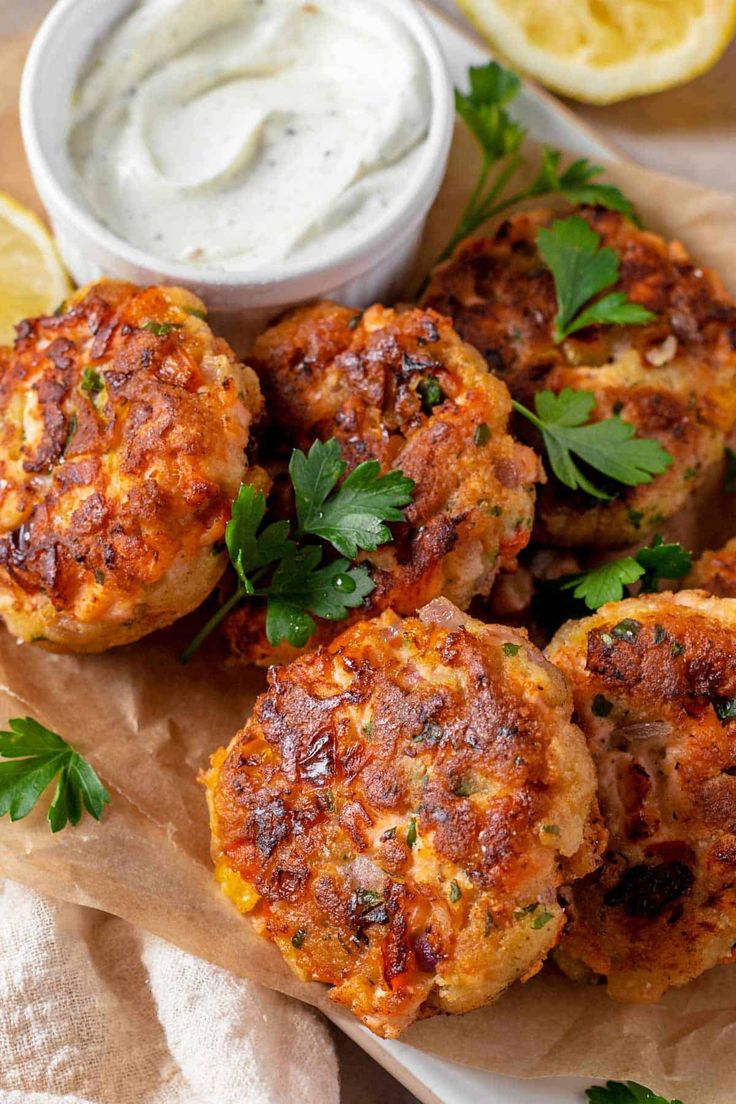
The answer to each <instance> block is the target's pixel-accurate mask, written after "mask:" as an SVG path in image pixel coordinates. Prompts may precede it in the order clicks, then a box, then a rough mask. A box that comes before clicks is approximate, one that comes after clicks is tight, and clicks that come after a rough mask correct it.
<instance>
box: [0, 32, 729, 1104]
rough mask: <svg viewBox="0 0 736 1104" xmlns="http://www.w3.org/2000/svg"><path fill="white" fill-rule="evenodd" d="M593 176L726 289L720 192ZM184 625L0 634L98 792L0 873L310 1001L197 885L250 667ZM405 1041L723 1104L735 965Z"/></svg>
mask: <svg viewBox="0 0 736 1104" xmlns="http://www.w3.org/2000/svg"><path fill="white" fill-rule="evenodd" d="M25 46H26V43H25V42H19V41H8V40H6V41H3V40H2V39H0V188H4V189H6V190H8V191H11V192H13V193H14V194H16V195H17V196H18V197H20V198H23V199H25V200H26V201H30V202H31V203H32V204H33V205H35V206H37V204H38V201H37V199H36V198H35V197H34V195H33V190H32V185H31V184H30V181H29V179H28V175H27V171H26V168H25V163H24V161H23V158H22V152H21V146H20V142H19V138H18V130H17V118H16V114H15V98H16V94H17V81H18V77H19V74H20V65H21V60H22V56H23V53H24V50H25ZM476 164H477V158H476V153H475V150H474V148H473V145H472V143H471V142H470V141H469V140H468V139H467V136H466V135H465V134H464V133H463V132H458V136H457V141H456V143H455V147H454V150H453V156H452V160H451V165H450V169H449V172H448V176H447V181H446V184H445V187H444V189H443V192H442V195H441V197H440V199H439V200H438V203H437V205H436V207H435V209H434V211H433V214H432V219H431V223H430V227H429V230H428V234H427V240H426V242H425V249H424V255H423V258H422V259H421V260H420V265H419V267H418V272H420V271H421V270H422V268H423V265H424V264H425V263H426V261H427V260H428V259H429V258H431V257H432V256H434V254H435V253H436V252H437V249H438V247H439V245H440V244H441V243H442V241H443V240H444V238H445V237H446V234H447V228H448V227H449V225H450V224H451V223H452V221H453V218H454V216H455V215H456V213H457V211H458V209H459V207H460V205H461V203H462V201H463V199H464V197H465V196H466V195H467V191H468V186H469V184H470V183H471V182H472V180H473V178H474V172H475V167H476ZM609 176H610V179H611V180H613V181H615V182H616V183H618V184H620V185H621V187H623V188H624V189H625V190H626V191H627V193H628V194H629V195H630V196H631V197H632V198H633V199H634V200H635V201H636V203H637V204H638V207H639V210H640V212H641V214H642V216H643V218H644V220H645V222H646V223H647V224H649V225H651V226H652V227H653V228H655V229H657V230H659V231H661V232H662V233H664V234H666V235H668V236H677V237H680V238H682V240H683V241H684V242H685V243H686V244H687V245H688V247H689V248H690V249H691V251H692V252H693V253H694V254H695V255H696V256H697V257H698V258H699V259H700V260H701V261H702V262H703V263H704V264H708V265H713V266H714V267H716V268H718V269H719V270H720V271H721V272H722V274H723V275H724V277H725V278H726V280H727V282H728V284H729V286H730V287H731V290H732V291H735V292H736V198H734V197H729V196H725V195H720V194H718V193H716V192H709V191H704V190H702V189H700V188H698V187H696V186H694V185H689V184H685V183H682V182H680V181H677V180H672V179H668V178H666V177H662V176H656V175H653V174H651V173H648V172H645V171H643V170H640V169H637V168H636V167H634V166H631V165H630V164H626V165H622V166H612V167H611V170H610V173H609ZM704 502H705V505H703V506H701V507H700V508H699V511H698V510H696V511H695V513H694V515H693V516H692V517H690V518H689V519H687V524H686V529H687V531H688V535H689V536H690V538H691V540H692V542H693V543H694V544H696V545H697V546H698V547H702V546H703V545H705V544H706V543H710V542H712V541H714V540H715V539H716V538H718V537H719V536H720V537H722V538H723V539H725V538H726V537H727V536H730V535H733V533H736V519H734V520H733V524H732V523H731V518H732V515H733V509H734V506H733V503H731V502H729V501H728V500H723V501H721V502H718V501H717V499H716V498H715V497H714V496H713V495H711V496H704ZM200 623H201V615H199V616H197V615H193V616H192V617H190V618H188V619H186V621H185V622H183V623H181V624H180V625H178V626H175V627H174V628H173V629H171V630H169V631H167V632H165V633H161V634H158V635H156V636H154V637H151V638H149V639H148V640H145V641H142V642H141V643H139V644H138V645H134V646H131V647H128V648H123V649H118V650H116V651H113V652H111V653H108V654H106V655H102V656H88V657H74V656H52V655H48V654H46V653H44V652H41V651H39V650H37V649H34V648H31V647H21V646H18V645H17V644H16V643H15V642H14V641H13V640H12V639H11V638H10V636H9V635H8V634H7V633H6V632H5V631H4V630H0V725H4V724H5V722H6V721H7V719H8V718H9V717H14V716H18V715H24V714H26V713H29V714H32V715H33V716H35V717H37V718H38V719H39V720H40V721H42V722H43V723H44V724H46V725H48V726H49V727H50V728H52V729H55V730H57V731H59V732H60V733H62V734H63V735H64V736H65V737H66V738H67V739H68V740H70V741H71V742H72V743H73V744H74V745H75V746H76V747H77V748H78V749H79V750H80V751H81V752H82V753H83V754H84V755H86V756H87V757H88V758H89V759H90V761H91V762H92V763H93V765H94V766H95V768H96V769H97V770H98V771H99V773H100V774H101V776H102V777H103V779H104V781H105V783H106V785H107V787H108V789H109V790H110V792H111V795H112V807H111V808H110V809H109V810H108V811H106V813H105V816H104V818H103V821H102V823H101V824H99V825H98V824H95V823H94V822H93V821H91V820H90V819H89V818H85V820H83V821H82V823H81V824H80V826H79V827H78V828H77V829H75V830H71V829H67V830H66V831H64V832H63V833H62V834H61V835H59V836H57V837H53V836H52V835H51V834H50V832H49V830H48V827H47V824H46V821H45V819H44V810H37V811H36V812H35V813H34V814H33V815H32V816H31V817H30V818H28V819H27V820H26V821H22V822H20V823H18V824H15V825H11V824H10V823H9V822H8V821H7V820H2V821H0V874H1V875H5V876H8V877H11V878H14V879H16V880H18V881H20V882H23V883H25V884H28V885H31V886H34V887H36V888H38V889H40V890H42V891H44V892H47V893H50V894H54V895H56V896H59V897H63V898H65V899H68V900H72V901H75V902H78V903H80V904H85V905H90V906H94V907H96V908H100V909H104V910H106V911H109V912H112V913H115V914H117V915H119V916H121V917H124V918H125V919H127V920H130V921H131V922H134V923H137V924H139V925H141V926H142V927H144V928H146V929H148V930H150V931H152V932H155V933H156V934H158V935H160V936H162V937H164V938H166V939H168V940H170V941H171V942H173V943H175V944H178V945H179V946H180V947H182V948H184V949H185V950H187V951H189V952H191V953H194V954H197V955H199V956H201V957H202V958H205V959H208V960H210V961H212V962H215V963H218V964H219V965H221V966H223V967H225V968H227V969H229V970H232V971H233V972H235V973H237V974H241V975H243V976H246V977H251V978H255V979H256V980H258V981H260V982H262V983H263V984H264V985H267V986H270V987H273V988H275V989H279V990H281V991H282V992H285V993H289V994H291V995H293V996H295V997H298V998H299V999H301V1000H305V1001H307V1002H309V1003H312V1004H314V1005H317V1006H318V1007H320V1006H321V1007H323V1008H324V1007H327V1005H328V999H327V996H326V990H325V989H324V988H323V987H321V986H318V985H306V984H303V983H301V982H299V981H298V980H296V978H295V977H294V976H293V975H292V974H291V973H290V971H289V970H288V968H287V967H286V966H285V965H284V964H283V963H282V961H281V958H280V956H279V954H278V953H277V952H276V951H275V949H274V948H272V947H271V946H270V945H268V944H266V943H264V942H262V941H261V940H259V939H257V938H256V937H255V936H254V935H253V932H252V930H251V925H250V923H249V922H248V921H247V920H245V919H243V918H242V917H241V916H240V915H239V914H238V913H237V912H236V911H235V910H234V909H233V908H232V907H231V906H230V905H229V904H228V903H227V902H226V901H225V900H224V898H223V897H222V896H221V895H220V893H219V890H218V889H217V888H216V887H215V885H214V883H213V880H212V876H211V870H210V865H209V858H208V831H207V819H206V812H205V803H204V798H203V793H202V791H201V788H200V787H199V786H198V785H197V783H196V780H195V779H196V774H197V771H198V769H199V768H200V767H202V766H204V765H205V764H206V762H207V757H208V754H209V753H210V752H211V751H212V750H214V749H215V748H216V747H217V746H218V745H219V744H220V743H222V742H226V741H227V740H228V739H229V738H230V736H231V735H232V734H233V733H234V731H235V730H236V728H238V727H239V726H240V725H241V724H242V722H243V720H244V719H245V717H246V716H247V713H248V711H249V709H250V707H251V705H252V702H253V699H254V696H255V694H256V693H257V692H258V691H259V690H260V689H261V687H262V685H263V681H262V678H263V677H262V675H261V674H259V673H258V672H254V671H249V670H243V669H239V668H235V667H229V666H228V665H227V663H226V662H225V657H224V655H223V654H222V653H221V652H220V651H218V647H219V645H218V644H217V643H214V644H213V646H212V647H210V648H209V649H208V650H207V652H206V653H204V654H202V655H200V656H198V657H197V658H196V659H195V660H194V661H193V662H192V663H191V664H190V665H189V666H188V667H187V668H182V667H181V666H179V665H178V664H177V662H176V659H175V657H176V655H177V652H178V650H179V648H180V646H181V644H182V643H183V642H184V641H186V640H188V639H189V638H190V637H191V635H192V632H193V627H194V626H197V625H199V624H200ZM330 1007H331V1014H332V1016H333V1018H335V1015H336V1013H335V1009H334V1006H330ZM345 1016H346V1014H344V1013H342V1012H339V1013H338V1014H337V1018H338V1020H340V1019H343V1020H344V1018H345ZM403 1041H404V1042H406V1043H408V1044H410V1045H411V1046H414V1047H418V1048H421V1049H424V1050H426V1051H429V1052H431V1053H433V1054H436V1055H438V1056H442V1057H445V1058H449V1059H453V1060H455V1061H458V1062H463V1063H466V1064H468V1065H472V1066H476V1067H480V1068H485V1069H488V1070H493V1071H496V1072H499V1073H505V1074H512V1075H516V1076H522V1077H534V1076H545V1075H579V1076H582V1077H589V1078H591V1079H592V1078H595V1077H612V1078H627V1077H631V1078H634V1079H636V1080H640V1081H643V1082H645V1083H646V1084H649V1085H651V1086H652V1087H653V1088H655V1089H657V1090H658V1091H660V1092H663V1093H665V1094H666V1095H667V1096H679V1097H682V1099H683V1100H684V1101H686V1104H733V1102H734V1101H735V1100H736V970H733V969H730V970H729V969H727V968H723V969H718V970H714V971H712V972H711V973H709V974H707V975H706V976H704V977H703V978H701V979H699V980H698V981H696V982H695V983H693V984H692V985H690V986H688V987H687V988H686V989H683V990H680V991H678V992H676V993H671V994H669V995H668V996H667V997H666V998H665V1000H664V1001H662V1003H661V1004H658V1005H655V1006H623V1005H616V1004H614V1003H613V1002H611V1001H610V1000H609V999H608V998H607V996H606V995H605V992H604V991H603V990H602V989H600V988H589V987H581V986H575V985H573V984H572V983H570V982H568V981H567V980H566V979H564V978H562V977H561V976H560V975H559V974H558V973H557V972H556V971H555V969H554V967H551V966H550V967H548V968H547V969H545V971H543V973H542V974H541V975H539V976H538V977H536V978H535V979H533V980H532V981H531V982H529V983H528V984H526V985H516V986H515V987H514V988H513V989H512V990H511V991H510V992H509V993H508V994H507V995H506V996H505V997H504V998H503V999H502V1000H501V1001H499V1002H498V1003H497V1004H496V1005H495V1006H493V1007H492V1008H487V1009H483V1010H481V1011H479V1012H476V1013H472V1014H470V1015H468V1016H464V1017H458V1018H452V1017H450V1018H441V1019H435V1020H429V1021H425V1022H423V1023H421V1024H417V1025H415V1026H414V1027H412V1028H411V1029H410V1030H409V1031H408V1032H407V1033H406V1034H405V1036H404V1037H403Z"/></svg>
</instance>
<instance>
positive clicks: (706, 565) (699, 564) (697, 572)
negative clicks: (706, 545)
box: [683, 537, 736, 598]
mask: <svg viewBox="0 0 736 1104" xmlns="http://www.w3.org/2000/svg"><path fill="white" fill-rule="evenodd" d="M683 588H684V589H685V590H707V592H708V594H715V595H716V597H718V598H736V537H734V538H733V540H730V541H729V542H728V543H727V544H725V545H724V546H723V548H719V549H718V550H717V551H715V552H710V551H709V552H704V553H703V555H702V556H701V557H700V558H699V559H698V560H696V561H695V563H694V564H693V569H692V571H691V572H690V574H689V575H688V576H687V578H686V579H685V580H684V582H683Z"/></svg>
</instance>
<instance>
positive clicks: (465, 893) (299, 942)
mask: <svg viewBox="0 0 736 1104" xmlns="http://www.w3.org/2000/svg"><path fill="white" fill-rule="evenodd" d="M571 711H572V702H571V698H570V693H569V690H568V687H567V685H566V683H565V680H564V679H563V678H562V676H561V675H560V674H559V672H558V671H556V670H555V668H554V667H552V666H551V665H550V664H549V663H547V662H546V661H545V660H544V658H543V657H542V655H541V653H540V652H539V651H538V650H537V649H536V648H534V647H533V645H531V644H530V643H529V640H528V639H527V637H526V635H525V634H523V633H520V632H518V631H515V630H513V629H505V628H502V627H500V626H493V625H484V624H481V623H480V622H478V621H475V620H472V619H471V618H468V617H467V616H465V615H463V614H461V613H460V612H459V611H458V610H457V609H456V608H455V607H453V606H452V605H451V604H450V603H449V602H447V601H446V599H438V600H436V601H435V602H433V603H431V605H430V606H428V607H426V608H425V609H424V610H423V611H421V614H420V618H419V619H417V618H408V619H406V620H402V619H400V618H399V617H397V616H396V615H395V614H393V613H391V612H386V613H384V614H383V615H382V616H381V617H380V618H377V619H375V620H372V621H364V622H359V623H357V624H355V625H354V626H352V627H351V628H349V629H348V630H347V631H345V632H344V633H343V634H342V635H341V636H340V637H339V638H338V639H336V640H335V641H333V642H332V643H331V644H330V645H329V646H328V647H326V648H325V647H323V648H320V649H319V650H318V651H316V652H314V653H312V654H310V655H307V656H303V657H301V658H300V659H297V660H296V661H295V662H294V663H292V664H290V665H289V666H287V667H280V668H272V669H271V671H270V672H269V689H268V692H267V693H265V694H263V695H262V696H261V697H260V698H259V699H258V701H257V703H256V706H255V710H254V713H253V715H252V717H251V718H250V720H249V721H248V722H247V724H246V726H245V728H243V729H242V731H241V732H239V733H238V734H237V735H236V736H235V738H234V740H233V741H232V743H231V744H230V747H229V748H227V749H221V750H220V751H218V752H217V753H216V754H215V755H214V756H213V759H212V767H211V769H210V771H209V773H208V774H207V776H206V779H205V781H206V784H207V786H208V799H209V805H210V815H211V826H212V853H213V858H214V860H215V863H216V871H217V877H218V879H219V881H220V882H221V883H222V885H223V888H224V889H225V892H226V893H228V895H229V896H230V897H232V899H233V900H234V901H235V903H236V904H238V905H239V907H240V908H241V909H242V910H243V911H247V910H249V909H251V908H252V915H253V917H254V918H255V921H256V924H257V926H258V929H259V930H260V932H261V933H262V934H263V935H264V936H266V937H267V938H268V939H271V940H273V942H274V943H276V945H277V946H278V947H279V949H280V950H281V952H282V954H283V955H284V957H285V958H286V960H287V961H288V962H289V964H290V965H291V966H292V967H293V968H294V970H295V971H296V972H297V973H298V974H299V975H300V976H301V977H302V978H304V979H311V980H317V981H322V982H326V983H328V984H329V985H331V986H333V988H332V990H331V993H330V995H331V997H332V999H333V1000H335V1001H337V1002H338V1003H339V1004H343V1005H345V1006H346V1007H347V1008H349V1009H351V1011H353V1012H354V1013H355V1015H356V1016H358V1017H359V1018H360V1019H361V1020H362V1021H363V1023H365V1024H366V1025H367V1026H368V1027H370V1028H371V1029H372V1030H373V1031H375V1032H376V1033H378V1034H380V1035H383V1036H384V1037H393V1036H396V1035H398V1033H399V1032H400V1031H401V1030H402V1029H403V1028H404V1027H406V1026H407V1025H408V1024H409V1023H411V1022H412V1021H413V1020H414V1019H416V1018H417V1016H423V1015H428V1014H431V1013H432V1012H436V1011H445V1012H466V1011H469V1010H471V1009H473V1008H478V1007H479V1006H481V1005H483V1004H486V1003H488V1002H489V1001H492V1000H494V999H495V998H496V997H498V996H499V994H500V993H501V992H503V990H504V989H505V988H506V987H507V986H508V985H510V984H511V983H512V982H513V981H514V980H516V979H517V978H519V977H522V976H526V975H530V974H531V973H533V972H535V971H536V969H537V968H538V967H539V965H540V964H541V962H542V960H543V959H544V957H545V955H546V954H547V953H548V951H549V950H550V949H551V948H552V947H553V946H554V944H555V943H556V941H557V939H558V937H559V933H560V931H561V929H562V926H563V924H564V913H563V911H562V909H561V907H560V905H559V904H558V901H557V888H558V886H559V885H560V883H561V882H562V881H563V880H565V879H566V878H569V877H570V876H572V873H571V872H573V873H583V872H585V871H587V870H590V869H592V867H593V865H594V862H595V859H594V857H593V854H594V850H595V847H596V846H597V837H596V830H595V827H594V824H593V821H592V820H591V814H592V812H593V806H594V789H595V781H594V772H593V767H592V763H591V761H590V756H589V754H588V751H587V749H586V747H585V741H584V739H583V737H582V734H581V732H580V730H579V729H578V728H577V727H576V726H575V725H574V724H572V723H571V720H570V716H571Z"/></svg>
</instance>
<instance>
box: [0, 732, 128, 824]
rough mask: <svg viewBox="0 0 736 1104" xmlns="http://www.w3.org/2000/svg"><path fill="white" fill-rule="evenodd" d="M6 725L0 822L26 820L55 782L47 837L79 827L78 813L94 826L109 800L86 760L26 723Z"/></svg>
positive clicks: (0, 741) (0, 737)
mask: <svg viewBox="0 0 736 1104" xmlns="http://www.w3.org/2000/svg"><path fill="white" fill-rule="evenodd" d="M8 725H9V726H10V731H9V732H0V756H2V757H3V759H6V760H8V762H2V763H0V817H1V816H5V814H6V813H10V819H11V820H22V819H23V817H26V816H28V814H29V813H30V812H31V810H32V809H33V808H34V807H35V805H36V803H37V801H38V799H39V798H40V796H41V794H42V793H43V791H44V790H45V789H46V788H47V786H49V785H50V783H51V782H53V780H54V779H56V790H55V792H54V797H53V800H52V802H51V805H50V807H49V811H48V820H49V824H50V825H51V831H52V832H59V831H61V829H62V828H64V827H65V826H66V825H67V824H73V825H77V824H79V821H80V819H81V817H82V810H83V808H84V809H86V810H87V812H88V813H89V814H90V816H92V817H94V818H95V820H99V819H100V817H101V816H102V810H103V809H104V807H105V805H107V804H109V802H110V795H109V794H108V792H107V790H106V789H105V787H104V786H103V785H102V783H101V782H100V779H99V778H98V777H97V775H96V774H95V772H94V770H93V769H92V767H91V766H90V765H89V763H88V762H87V761H86V759H83V758H82V756H81V755H80V754H79V753H78V752H76V751H75V750H74V748H73V747H70V746H69V744H68V743H67V742H66V740H63V739H62V738H61V736H58V735H57V734H56V733H55V732H51V731H50V730H49V729H48V728H45V727H44V726H43V725H42V724H39V722H38V721H34V720H33V718H32V717H16V718H14V719H12V720H9V721H8Z"/></svg>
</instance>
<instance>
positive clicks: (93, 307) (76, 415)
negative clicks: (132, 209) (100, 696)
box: [0, 281, 263, 652]
mask: <svg viewBox="0 0 736 1104" xmlns="http://www.w3.org/2000/svg"><path fill="white" fill-rule="evenodd" d="M17 332H18V336H17V339H16V342H15V346H14V348H13V349H12V350H9V351H7V352H6V353H5V354H4V355H3V357H2V371H1V372H0V614H2V617H3V618H4V620H5V623H6V625H7V627H8V628H9V630H10V631H11V632H12V633H14V634H15V635H16V636H18V637H20V638H21V639H22V640H25V641H35V642H38V643H40V644H41V645H42V646H43V647H45V648H47V649H49V650H51V651H78V652H94V651H102V650H104V649H105V648H109V647H112V646H113V645H116V644H123V643H127V642H128V641H131V640H136V639H138V638H139V637H141V636H143V635H144V634H145V633H149V632H152V631H153V630H154V629H158V628H161V627H162V626H164V625H168V624H170V623H171V622H172V621H174V620H176V618H178V617H181V616H182V615H183V614H185V613H188V612H189V611H190V610H192V609H194V608H195V607H196V606H198V605H199V604H200V602H202V601H203V599H204V598H206V597H207V595H208V594H209V593H210V591H211V590H212V589H213V587H214V586H215V585H216V583H217V581H218V579H219V578H220V576H221V575H222V572H223V570H224V568H225V562H226V556H225V555H223V554H222V552H221V542H222V539H223V535H224V529H225V524H226V522H227V520H228V517H229V515H230V505H231V502H232V499H233V497H234V496H235V494H236V493H237V490H238V487H239V485H240V483H241V481H243V480H248V479H250V478H253V479H258V478H260V479H261V480H263V473H260V472H258V470H257V469H256V470H255V472H253V471H249V468H248V460H247V457H246V453H245V449H246V446H247V445H248V439H249V432H250V426H251V422H252V420H253V418H254V417H255V416H257V415H258V414H259V412H260V410H261V405H262V399H261V394H260V390H259V386H258V380H257V379H256V376H255V374H254V373H253V371H252V370H251V369H250V368H246V367H244V366H243V365H242V364H240V363H239V362H238V361H237V359H236V358H235V355H234V353H233V352H232V350H231V349H230V348H229V346H228V345H227V344H226V343H225V342H224V341H221V340H220V339H218V338H216V337H215V336H214V335H213V333H212V331H211V330H210V328H209V326H208V325H207V323H206V322H205V321H204V307H203V304H202V302H201V301H200V300H199V299H197V298H196V296H194V295H192V294H190V293H189V292H187V291H183V290H181V289H180V288H156V287H149V288H145V289H143V290H141V289H139V288H136V287H134V286H133V285H132V284H124V283H116V282H112V281H102V282H100V283H98V284H93V285H91V286H89V287H87V288H83V289H82V290H80V291H79V292H77V293H76V294H75V295H74V296H72V298H71V299H70V300H68V302H67V303H66V304H65V305H64V307H63V310H62V311H61V312H60V313H59V314H57V315H54V316H51V317H48V318H37V319H33V320H29V321H26V322H22V323H21V324H20V326H18V329H17Z"/></svg>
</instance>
